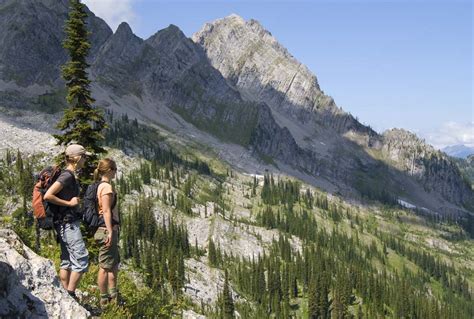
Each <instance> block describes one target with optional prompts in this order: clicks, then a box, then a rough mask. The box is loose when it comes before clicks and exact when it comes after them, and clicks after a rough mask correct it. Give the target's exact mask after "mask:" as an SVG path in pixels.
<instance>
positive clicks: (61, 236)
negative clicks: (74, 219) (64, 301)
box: [56, 225, 71, 290]
mask: <svg viewBox="0 0 474 319" xmlns="http://www.w3.org/2000/svg"><path fill="white" fill-rule="evenodd" d="M64 227H65V225H60V226H58V227H57V228H56V233H57V238H58V241H59V244H60V247H61V256H60V259H61V265H60V269H59V279H60V280H61V284H62V285H63V287H64V289H66V290H67V288H68V286H69V279H70V276H71V262H70V260H69V259H70V257H69V251H68V248H67V244H66V236H65V233H64V231H65V230H64Z"/></svg>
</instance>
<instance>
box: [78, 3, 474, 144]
mask: <svg viewBox="0 0 474 319" xmlns="http://www.w3.org/2000/svg"><path fill="white" fill-rule="evenodd" d="M83 2H84V3H86V4H87V5H88V6H89V7H90V8H91V9H92V11H94V12H95V13H96V14H97V15H98V16H100V17H102V18H103V19H104V20H106V21H107V22H108V24H109V25H110V26H111V27H112V29H114V30H115V28H116V27H117V25H118V24H119V23H120V22H121V21H127V22H128V23H129V24H130V25H131V27H132V29H133V31H134V32H135V34H137V35H138V36H140V37H142V38H148V37H149V36H150V35H152V34H153V33H155V32H156V31H158V30H160V29H163V28H165V27H167V26H168V25H169V24H175V25H177V26H179V27H180V28H181V29H182V30H183V32H184V33H185V34H186V35H187V36H191V35H192V34H193V33H194V32H196V31H198V30H199V29H200V28H201V27H202V25H203V24H204V23H206V22H209V21H212V20H215V19H218V18H222V17H225V16H227V15H229V14H231V13H236V14H238V15H240V16H242V17H243V18H244V19H246V20H248V19H251V18H253V19H256V20H258V21H259V22H260V23H261V24H262V25H263V26H264V27H265V28H266V29H267V30H269V31H270V32H271V33H272V34H273V36H274V37H275V38H276V39H277V40H278V41H279V42H280V43H281V44H282V45H283V46H285V47H286V48H287V49H288V50H289V52H290V53H291V54H292V55H293V56H294V57H295V58H296V59H298V60H299V61H300V62H302V63H304V64H306V65H307V66H308V67H309V69H310V70H311V71H313V73H315V74H316V76H317V77H318V81H319V84H320V86H321V88H322V89H323V90H324V92H325V93H326V94H328V95H331V96H332V97H333V98H334V99H335V101H336V103H337V104H338V105H339V106H341V107H342V108H343V109H344V110H346V111H348V112H350V113H352V114H353V115H354V116H356V117H357V118H358V119H359V120H360V121H361V122H362V123H364V124H368V125H370V126H371V127H373V128H374V129H376V130H377V131H379V132H382V131H383V130H385V129H388V128H392V127H399V128H405V129H409V130H411V131H413V132H415V133H417V134H418V135H420V136H421V137H424V138H425V139H426V140H427V141H428V142H429V143H431V144H433V145H435V146H437V147H443V146H446V145H453V144H467V145H472V146H474V110H473V100H472V92H473V77H472V76H473V61H472V42H473V41H472V40H473V38H472V16H473V6H472V3H471V1H469V0H465V1H462V0H458V1H456V0H453V1H447V0H445V1H428V0H415V1H405V0H399V1H396V0H392V1H383V0H382V1H373V0H365V1H358V0H334V1H268V0H254V1H236V0H234V1H230V0H227V1H225V0H221V1H179V0H175V1H162V0H83Z"/></svg>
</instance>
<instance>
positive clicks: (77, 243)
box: [64, 221, 89, 296]
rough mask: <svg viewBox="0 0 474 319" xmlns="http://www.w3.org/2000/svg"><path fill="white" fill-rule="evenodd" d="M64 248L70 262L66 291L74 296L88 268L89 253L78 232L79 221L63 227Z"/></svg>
mask: <svg viewBox="0 0 474 319" xmlns="http://www.w3.org/2000/svg"><path fill="white" fill-rule="evenodd" d="M64 233H65V239H66V247H67V249H68V252H69V259H70V261H71V275H70V277H69V284H68V287H67V290H68V291H69V293H70V294H71V295H72V296H74V292H75V291H76V288H77V286H78V285H79V282H80V280H81V277H82V274H83V273H84V272H86V271H87V270H88V267H89V252H88V251H87V249H86V245H85V243H84V240H83V239H82V234H81V230H80V221H76V222H74V223H70V224H67V225H66V227H65V231H64Z"/></svg>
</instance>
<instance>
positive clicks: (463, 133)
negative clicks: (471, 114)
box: [420, 121, 474, 149]
mask: <svg viewBox="0 0 474 319" xmlns="http://www.w3.org/2000/svg"><path fill="white" fill-rule="evenodd" d="M420 135H421V136H422V137H424V138H425V139H426V141H427V142H428V143H430V144H431V145H433V146H434V147H436V148H439V149H441V148H443V147H446V146H451V145H458V144H464V145H466V146H469V147H474V122H470V123H469V122H468V123H457V122H452V121H450V122H446V123H443V124H442V125H441V126H440V127H439V128H437V129H436V130H433V131H428V132H420Z"/></svg>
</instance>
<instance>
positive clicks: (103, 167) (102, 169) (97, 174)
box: [94, 158, 117, 182]
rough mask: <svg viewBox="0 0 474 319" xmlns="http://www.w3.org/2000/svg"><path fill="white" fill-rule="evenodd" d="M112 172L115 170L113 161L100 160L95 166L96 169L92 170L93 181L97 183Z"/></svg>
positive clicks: (108, 159) (115, 166) (107, 159)
mask: <svg viewBox="0 0 474 319" xmlns="http://www.w3.org/2000/svg"><path fill="white" fill-rule="evenodd" d="M112 170H117V165H116V164H115V161H114V160H112V159H110V158H104V159H101V160H100V161H99V163H98V164H97V168H96V169H95V170H94V180H95V181H96V182H98V181H99V180H100V179H101V178H102V176H104V175H105V174H107V173H108V172H109V171H112Z"/></svg>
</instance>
